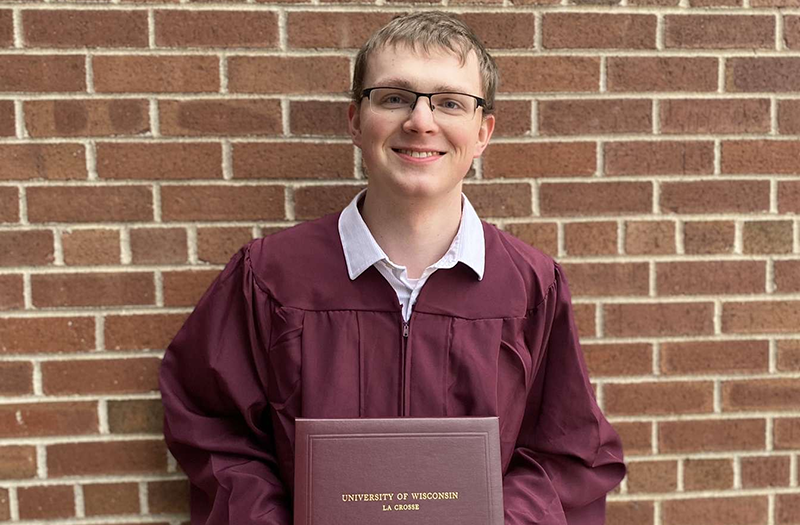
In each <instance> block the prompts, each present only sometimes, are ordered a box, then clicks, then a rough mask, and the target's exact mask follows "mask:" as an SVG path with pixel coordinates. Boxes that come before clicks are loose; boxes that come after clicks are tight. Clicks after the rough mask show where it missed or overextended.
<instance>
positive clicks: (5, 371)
mask: <svg viewBox="0 0 800 525" xmlns="http://www.w3.org/2000/svg"><path fill="white" fill-rule="evenodd" d="M32 393H33V365H32V364H31V363H29V362H25V361H2V362H0V395H2V396H23V395H26V394H32Z"/></svg>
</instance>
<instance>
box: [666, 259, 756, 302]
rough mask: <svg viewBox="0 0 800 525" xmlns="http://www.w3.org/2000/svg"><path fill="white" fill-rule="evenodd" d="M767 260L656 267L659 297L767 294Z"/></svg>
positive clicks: (673, 263) (689, 262)
mask: <svg viewBox="0 0 800 525" xmlns="http://www.w3.org/2000/svg"><path fill="white" fill-rule="evenodd" d="M766 273H767V267H766V264H765V263H764V262H763V261H709V262H706V261H685V262H668V263H657V264H656V274H657V278H656V288H657V290H658V295H711V294H757V293H765V292H766Z"/></svg>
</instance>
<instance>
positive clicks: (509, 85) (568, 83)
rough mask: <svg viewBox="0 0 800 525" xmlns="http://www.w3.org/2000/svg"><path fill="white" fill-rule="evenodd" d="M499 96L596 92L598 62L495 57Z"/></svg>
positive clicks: (598, 83)
mask: <svg viewBox="0 0 800 525" xmlns="http://www.w3.org/2000/svg"><path fill="white" fill-rule="evenodd" d="M497 67H498V68H499V69H500V72H501V75H502V78H503V81H502V82H501V83H500V86H499V91H500V92H501V93H521V92H522V93H555V92H562V91H568V92H573V93H574V92H597V91H600V59H599V58H596V57H562V56H502V57H497Z"/></svg>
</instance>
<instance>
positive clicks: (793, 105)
mask: <svg viewBox="0 0 800 525" xmlns="http://www.w3.org/2000/svg"><path fill="white" fill-rule="evenodd" d="M798 20H800V18H798ZM778 131H779V132H780V133H783V134H784V135H797V134H800V101H799V100H779V101H778Z"/></svg>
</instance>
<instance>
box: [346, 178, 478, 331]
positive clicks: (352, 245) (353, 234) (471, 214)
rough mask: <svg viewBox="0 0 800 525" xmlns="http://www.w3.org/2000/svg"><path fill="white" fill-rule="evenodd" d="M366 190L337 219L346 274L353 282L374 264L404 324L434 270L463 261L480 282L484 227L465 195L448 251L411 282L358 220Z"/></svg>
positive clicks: (401, 267) (362, 222)
mask: <svg viewBox="0 0 800 525" xmlns="http://www.w3.org/2000/svg"><path fill="white" fill-rule="evenodd" d="M366 191H367V190H362V191H361V192H360V193H359V194H358V195H356V196H355V198H353V200H352V201H350V204H349V205H348V206H347V207H346V208H345V209H344V210H343V211H342V213H341V215H340V216H339V237H340V239H341V241H342V247H343V248H344V258H345V261H346V262H347V272H348V274H349V275H350V279H351V280H354V279H356V278H357V277H358V276H359V275H361V274H362V273H364V271H365V270H367V268H369V267H370V266H373V265H374V266H375V268H376V269H377V270H378V271H379V272H380V273H381V275H383V277H384V278H385V279H386V281H388V283H389V284H390V285H391V286H392V288H393V289H394V291H395V292H396V293H397V299H398V300H399V301H400V305H401V307H402V309H403V319H404V320H405V321H408V320H409V319H410V318H411V310H412V309H413V308H414V303H415V302H416V301H417V296H418V295H419V292H420V290H422V286H423V285H424V284H425V281H427V280H428V278H429V277H430V276H431V275H432V274H433V272H435V271H436V270H439V269H447V268H452V267H453V266H455V265H456V264H458V263H459V262H463V263H464V264H466V265H467V266H469V267H470V268H471V269H472V270H473V271H474V272H475V274H476V276H477V278H478V280H481V279H483V271H484V266H485V262H486V245H485V240H484V238H483V225H482V224H481V221H480V219H479V218H478V214H477V213H475V209H474V208H473V207H472V204H470V202H469V199H467V196H466V195H464V194H462V195H461V199H462V203H463V205H462V208H461V222H460V223H459V225H458V232H456V236H455V237H454V238H453V242H452V243H451V244H450V248H448V250H447V252H446V253H445V254H444V255H443V256H442V258H441V259H439V260H438V261H436V262H435V263H433V264H432V265H430V266H428V267H427V268H425V270H424V271H423V272H422V275H421V276H420V277H419V279H411V278H409V277H408V271H407V270H406V267H405V266H399V265H397V264H395V263H393V262H392V261H391V260H389V257H388V256H387V255H386V253H385V252H384V251H383V250H382V249H381V247H380V246H379V245H378V242H377V241H376V240H375V237H373V235H372V232H370V231H369V228H368V227H367V224H366V223H365V222H364V219H363V218H362V217H361V213H360V212H359V211H358V201H359V200H360V199H361V198H362V197H363V196H364V193H365V192H366Z"/></svg>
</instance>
